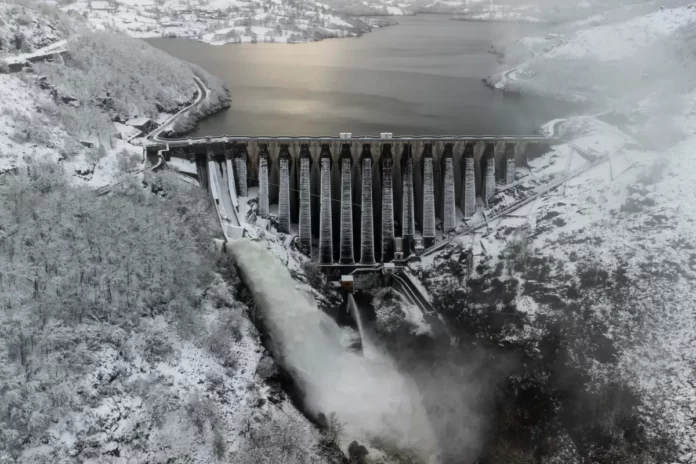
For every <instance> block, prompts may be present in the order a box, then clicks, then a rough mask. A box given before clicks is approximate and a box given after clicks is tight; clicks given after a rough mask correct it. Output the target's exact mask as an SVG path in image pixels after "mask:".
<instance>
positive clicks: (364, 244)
mask: <svg viewBox="0 0 696 464" xmlns="http://www.w3.org/2000/svg"><path fill="white" fill-rule="evenodd" d="M360 164H361V168H362V189H361V192H362V214H361V218H360V226H361V227H360V263H361V264H374V263H375V243H374V242H375V236H374V227H373V226H374V218H373V216H372V150H371V148H370V144H365V145H363V151H362V155H361V156H360Z"/></svg>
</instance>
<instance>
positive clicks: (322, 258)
mask: <svg viewBox="0 0 696 464" xmlns="http://www.w3.org/2000/svg"><path fill="white" fill-rule="evenodd" d="M319 164H320V165H321V173H320V179H321V181H320V183H321V193H320V196H321V199H320V202H321V207H320V210H319V262H320V263H321V264H332V263H333V259H334V257H333V228H332V226H331V151H330V150H329V145H328V144H325V145H322V146H321V154H320V155H319Z"/></svg>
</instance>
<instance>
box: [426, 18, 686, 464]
mask: <svg viewBox="0 0 696 464" xmlns="http://www.w3.org/2000/svg"><path fill="white" fill-rule="evenodd" d="M653 6H654V5H653ZM695 23H696V11H694V7H692V6H675V7H674V8H664V9H661V8H654V7H651V6H650V5H631V6H628V7H622V8H619V9H614V10H612V11H610V12H607V13H606V14H601V15H596V16H593V17H591V18H589V19H587V20H583V21H577V22H574V23H571V24H567V25H564V26H563V27H561V28H559V29H558V30H557V31H554V34H550V35H548V36H545V37H528V38H524V39H521V40H518V41H517V42H516V43H514V44H508V45H506V46H504V47H501V49H502V50H504V52H505V54H504V59H505V60H509V63H508V64H507V65H506V66H505V67H504V70H505V71H504V72H502V73H500V74H499V75H497V76H494V78H492V79H491V80H490V83H491V84H492V85H494V86H496V87H497V88H500V89H502V90H505V91H520V92H538V93H543V94H549V93H551V94H553V95H555V96H559V97H563V98H569V99H583V100H586V101H592V102H595V104H596V105H600V106H601V108H602V109H603V110H607V109H610V110H612V111H602V112H601V113H595V114H588V115H586V116H578V117H573V118H569V119H563V120H556V121H551V122H549V124H547V125H546V126H545V127H544V128H543V130H544V132H546V133H548V134H554V135H557V136H561V137H563V138H564V139H566V140H568V141H569V143H568V144H562V145H559V146H558V147H556V148H555V149H554V150H552V151H551V152H550V153H548V154H546V155H544V156H542V157H540V158H538V159H535V160H527V161H526V162H525V165H524V166H521V167H520V168H519V172H518V179H517V183H516V184H515V187H514V188H512V189H509V190H507V191H505V192H504V193H503V194H501V195H500V198H496V199H495V202H503V203H506V202H507V203H508V204H512V203H513V202H515V201H517V200H519V199H520V198H524V196H525V195H531V194H533V193H535V192H539V191H540V189H542V188H543V186H544V185H550V184H553V183H554V181H558V180H562V179H563V178H564V177H565V176H566V175H567V174H568V173H573V172H581V171H583V170H584V169H586V168H588V167H590V166H592V163H594V162H596V160H597V158H595V156H600V157H604V158H600V159H604V160H605V161H604V162H602V163H600V164H598V165H596V166H594V167H592V168H591V169H589V170H588V171H586V172H583V173H582V174H581V175H579V176H578V177H575V178H574V179H572V180H569V181H567V182H563V183H561V184H560V185H559V187H558V188H557V189H555V190H554V191H551V192H547V193H545V194H542V195H540V196H539V197H538V198H537V199H535V200H534V201H532V202H531V203H529V204H527V205H525V206H524V207H522V208H521V209H519V210H517V211H515V212H514V213H511V214H510V215H509V216H507V217H504V218H502V219H499V220H495V221H491V222H490V223H488V224H487V226H486V227H485V228H483V229H481V230H479V231H478V232H477V233H476V234H475V235H473V236H466V237H459V238H458V239H457V240H455V241H454V243H453V244H452V246H451V247H450V248H448V249H446V250H445V251H443V252H442V253H440V255H439V256H436V257H435V258H434V259H426V260H424V261H423V263H422V264H421V266H420V268H419V269H418V270H417V273H418V275H419V276H420V277H421V279H423V281H424V283H425V285H426V287H427V288H428V290H429V291H430V292H431V294H432V296H433V298H434V301H435V304H436V307H438V308H439V311H440V312H441V314H442V315H443V316H444V317H445V319H446V320H447V321H448V323H449V324H451V327H452V328H453V330H459V331H461V332H462V333H465V334H469V336H470V337H472V338H473V339H475V340H480V341H482V342H483V343H484V344H492V345H493V346H495V347H496V348H498V349H501V348H503V349H509V350H510V351H513V352H515V353H516V354H517V355H520V356H522V358H523V363H521V366H519V367H518V368H517V369H516V370H515V374H514V375H513V376H512V377H511V378H509V379H508V384H507V388H509V390H508V391H507V395H505V396H503V397H502V398H501V402H502V404H503V406H501V411H499V414H500V415H499V416H498V418H499V421H500V422H501V424H502V425H500V426H499V427H500V429H499V430H498V437H497V438H496V439H495V440H494V441H493V443H491V444H490V445H489V447H490V449H489V450H488V453H490V454H491V455H493V456H497V457H498V459H502V460H501V461H500V462H511V458H510V456H513V455H514V456H527V457H529V458H530V459H531V456H532V455H534V456H536V457H538V456H539V453H541V454H542V456H543V459H542V461H541V462H549V463H551V462H554V463H556V462H558V463H560V462H563V463H581V462H588V460H589V461H590V462H602V463H615V462H678V463H684V464H692V463H694V462H696V433H695V430H696V429H695V428H694V420H696V409H695V407H694V405H695V404H696V383H695V382H694V380H693V379H694V365H696V352H695V351H694V350H693V348H692V347H693V344H694V340H695V338H696V324H695V322H694V321H696V317H695V316H696V306H695V305H694V302H695V301H696V294H694V288H695V286H694V282H695V281H696V267H695V265H694V262H695V261H694V249H696V232H695V230H696V229H694V224H695V223H696V210H694V208H693V206H692V205H693V199H694V198H695V197H696V190H695V189H694V185H696V182H695V180H696V179H695V178H694V172H696V165H695V164H694V156H693V153H694V150H696V116H695V115H696V107H695V106H694V101H695V100H694V95H696V86H694V84H693V83H694V77H695V76H696V70H695V68H694V67H693V62H694V55H693V53H692V51H691V50H690V49H689V47H688V46H687V45H688V44H691V43H693V42H692V39H691V38H692V37H693V30H694V24H695ZM521 49H524V50H525V51H524V52H521ZM578 149H580V150H578ZM588 151H591V154H593V156H591V157H588V156H587V154H588V153H587V152H588ZM493 207H495V204H494V205H493ZM472 258H473V262H471V261H472ZM462 262H465V263H466V266H462V264H461V263H462ZM476 344H478V343H476ZM521 353H523V354H521ZM527 395H533V397H534V401H533V402H531V403H527V402H526V398H528V397H527ZM547 401H548V403H546V404H548V406H549V409H547V410H545V412H544V413H543V414H539V415H537V416H534V414H536V413H538V412H539V411H540V409H543V406H540V405H543V404H545V402H547ZM532 411H533V413H532ZM530 414H531V415H530ZM527 432H530V435H529V436H527V438H526V439H520V438H519V437H520V435H519V434H522V436H525V435H524V434H525V433H527ZM510 436H517V437H518V439H517V440H512V442H511V441H510V439H509V438H508V437H510ZM501 456H503V457H501ZM520 459H521V458H520ZM496 462H497V461H496Z"/></svg>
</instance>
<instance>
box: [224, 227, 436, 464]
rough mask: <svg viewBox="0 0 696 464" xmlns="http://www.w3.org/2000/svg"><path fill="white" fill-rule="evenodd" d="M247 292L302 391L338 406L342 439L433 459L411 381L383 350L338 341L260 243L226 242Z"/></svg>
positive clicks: (330, 407)
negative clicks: (365, 352)
mask: <svg viewBox="0 0 696 464" xmlns="http://www.w3.org/2000/svg"><path fill="white" fill-rule="evenodd" d="M228 249H231V251H232V254H233V255H234V256H235V258H236V261H237V265H238V267H239V270H240V273H241V276H242V278H243V280H244V282H245V284H246V285H247V287H248V288H249V289H250V291H251V292H252V295H253V298H254V301H255V302H256V304H257V306H258V307H259V309H260V311H261V314H262V315H263V320H264V324H265V326H266V329H267V330H268V332H269V334H270V336H271V339H272V343H273V345H274V347H276V351H277V353H276V355H277V356H278V357H279V360H280V361H281V362H282V363H283V365H284V367H285V368H286V369H287V370H288V371H289V372H290V374H291V375H292V376H293V378H294V379H295V381H296V382H297V383H298V385H299V386H300V387H301V388H302V390H303V391H304V393H305V395H306V398H305V402H306V405H307V407H308V408H309V409H310V410H311V411H312V412H314V413H319V412H321V413H324V414H325V415H327V416H328V415H329V414H331V413H335V414H336V416H337V417H338V419H339V421H340V422H341V423H343V424H344V437H342V438H343V442H342V445H343V446H344V447H345V446H346V445H347V443H349V441H350V440H354V439H357V440H358V441H359V442H360V443H361V444H364V445H366V446H368V448H369V441H370V440H371V439H372V438H382V439H386V440H388V441H391V442H393V443H395V444H396V445H398V446H400V447H404V448H409V449H412V450H414V451H417V452H418V454H419V455H421V456H422V457H424V458H425V459H427V460H433V462H434V460H435V458H434V456H436V455H437V451H436V450H437V447H436V441H435V437H434V434H433V431H432V428H431V426H430V422H429V420H428V418H427V416H426V412H425V409H424V407H423V404H422V402H421V397H420V394H419V393H418V390H417V388H416V386H415V384H414V383H413V381H412V380H411V379H410V378H409V377H406V376H404V375H402V374H400V373H399V372H398V370H397V369H396V366H395V365H394V363H393V362H392V361H391V360H390V359H389V358H388V357H387V356H386V355H385V354H383V353H382V352H381V351H380V350H377V351H374V350H371V353H370V356H369V357H367V356H361V355H359V354H357V353H355V352H353V351H350V350H348V349H346V348H344V347H343V346H342V344H341V343H340V330H341V329H340V328H339V327H338V325H337V324H336V322H335V321H334V320H333V319H331V318H330V317H329V316H328V315H326V314H325V313H324V312H323V311H321V310H320V309H319V308H318V307H317V305H316V303H315V302H314V300H313V299H312V298H311V297H309V296H308V295H307V294H306V293H305V292H303V291H300V290H298V288H297V286H298V284H297V283H296V282H295V281H294V280H293V279H292V277H291V276H290V274H289V272H288V270H287V268H286V267H285V266H283V265H282V264H281V262H280V260H278V259H277V258H276V257H275V256H273V255H272V254H271V252H269V251H268V249H267V248H266V247H265V246H264V245H263V244H258V243H254V242H251V241H247V240H245V241H236V242H233V243H232V244H231V246H230V247H229V248H228Z"/></svg>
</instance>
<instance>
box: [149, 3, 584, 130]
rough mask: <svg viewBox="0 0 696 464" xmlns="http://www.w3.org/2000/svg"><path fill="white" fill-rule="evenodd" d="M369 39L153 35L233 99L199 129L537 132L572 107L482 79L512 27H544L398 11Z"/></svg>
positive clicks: (520, 29) (518, 29)
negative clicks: (229, 39)
mask: <svg viewBox="0 0 696 464" xmlns="http://www.w3.org/2000/svg"><path fill="white" fill-rule="evenodd" d="M398 21H399V22H400V24H399V25H398V26H392V27H387V28H383V29H377V30H375V31H374V32H372V33H369V34H366V35H364V36H363V37H360V38H353V39H331V40H325V41H322V42H315V43H308V44H297V45H287V44H255V45H252V44H248V45H224V46H213V45H208V44H204V43H200V42H196V41H192V40H186V39H152V40H150V41H149V42H150V43H151V44H153V45H155V46H157V47H159V48H162V49H164V50H165V51H167V52H169V53H171V54H172V55H174V56H176V57H178V58H182V59H184V60H188V61H191V62H193V63H196V64H199V65H201V66H203V67H204V68H206V69H207V70H209V71H210V72H212V73H213V74H216V75H218V76H220V77H221V78H222V79H223V80H224V81H225V83H226V84H227V86H228V88H229V89H230V92H231V95H232V107H231V108H230V109H229V110H228V111H225V112H223V113H220V114H218V115H215V116H213V117H211V118H208V119H206V120H205V121H202V122H201V124H200V126H199V128H198V129H197V130H196V132H195V133H194V134H193V135H219V134H230V135H232V134H234V135H338V133H339V132H352V133H353V134H355V135H377V134H379V133H380V132H393V133H394V134H395V135H407V134H410V135H444V134H450V135H459V134H467V135H483V134H488V135H495V134H510V135H512V134H531V133H533V132H534V131H535V129H536V128H537V127H538V125H539V124H541V123H542V122H545V121H548V120H549V119H552V118H554V117H558V116H562V115H564V114H567V113H568V112H569V111H570V109H569V108H568V106H567V105H564V104H561V103H559V102H553V101H549V100H545V99H541V98H536V97H524V98H521V97H511V96H504V95H502V94H501V93H500V92H495V91H493V90H491V89H489V88H487V87H485V86H484V85H483V83H482V82H481V78H483V77H486V76H488V75H490V74H492V73H494V72H495V71H496V70H498V66H499V65H498V63H497V62H496V57H495V56H493V55H492V54H490V53H488V50H489V47H490V45H491V44H492V43H494V42H496V41H497V40H500V39H501V38H503V37H505V36H506V35H508V34H519V33H524V32H527V33H529V32H533V31H534V28H538V27H539V26H533V25H519V24H505V23H486V22H462V21H451V20H449V19H448V17H447V16H445V15H418V16H412V17H404V18H398Z"/></svg>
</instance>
